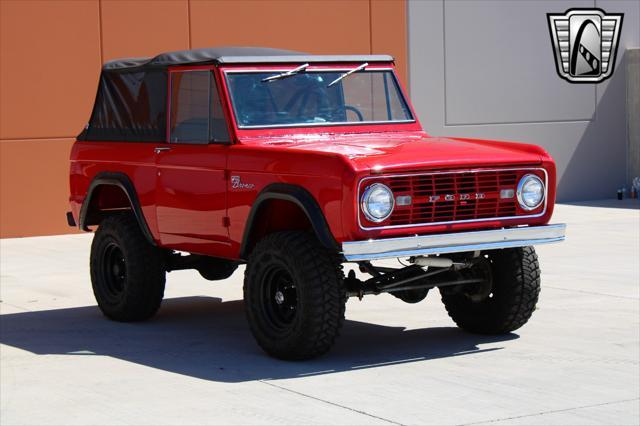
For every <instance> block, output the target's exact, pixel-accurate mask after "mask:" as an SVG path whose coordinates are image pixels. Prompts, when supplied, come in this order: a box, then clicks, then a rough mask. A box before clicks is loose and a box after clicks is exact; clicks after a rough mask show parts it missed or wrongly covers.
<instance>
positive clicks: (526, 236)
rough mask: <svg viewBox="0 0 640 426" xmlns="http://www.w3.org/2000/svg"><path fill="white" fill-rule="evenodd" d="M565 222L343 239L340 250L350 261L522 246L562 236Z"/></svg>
mask: <svg viewBox="0 0 640 426" xmlns="http://www.w3.org/2000/svg"><path fill="white" fill-rule="evenodd" d="M565 228H566V225H565V224H564V223H563V224H556V225H544V226H523V227H519V228H504V229H492V230H488V231H473V232H458V233H452V234H437V235H414V236H413V237H402V238H385V239H380V240H365V241H346V242H344V243H342V254H343V255H344V257H345V259H347V260H348V261H351V262H355V261H359V260H375V259H387V258H393V257H405V256H406V257H409V256H420V255H428V254H444V253H460V252H468V251H477V250H493V249H501V248H509V247H525V246H533V245H537V244H548V243H555V242H558V241H562V240H564V231H565Z"/></svg>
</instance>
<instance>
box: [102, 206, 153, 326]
mask: <svg viewBox="0 0 640 426" xmlns="http://www.w3.org/2000/svg"><path fill="white" fill-rule="evenodd" d="M90 266H91V284H92V287H93V294H94V295H95V297H96V301H97V302H98V306H99V307H100V309H101V310H102V312H103V313H104V315H106V316H107V317H109V318H111V319H113V320H116V321H140V320H144V319H147V318H149V317H151V316H153V315H154V314H155V313H156V311H157V310H158V308H159V307H160V303H161V302H162V297H163V295H164V285H165V269H164V263H163V256H162V251H161V250H160V249H158V248H156V247H154V246H152V245H151V244H150V243H149V242H148V241H147V240H146V239H145V237H144V236H143V235H142V232H141V231H140V228H139V227H138V223H137V221H136V220H135V218H134V217H133V216H131V215H126V214H121V215H113V216H109V217H107V218H105V219H104V220H103V221H102V223H101V224H100V226H99V228H98V230H97V231H96V233H95V235H94V238H93V243H92V245H91V262H90Z"/></svg>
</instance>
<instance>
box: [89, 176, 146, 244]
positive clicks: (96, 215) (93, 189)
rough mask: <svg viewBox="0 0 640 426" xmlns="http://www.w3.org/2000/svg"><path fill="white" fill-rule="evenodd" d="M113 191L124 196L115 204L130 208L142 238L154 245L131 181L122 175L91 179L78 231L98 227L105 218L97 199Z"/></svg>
mask: <svg viewBox="0 0 640 426" xmlns="http://www.w3.org/2000/svg"><path fill="white" fill-rule="evenodd" d="M113 190H115V191H118V192H119V193H120V194H121V195H123V196H124V198H123V199H121V200H118V201H117V203H118V204H122V203H123V202H126V203H127V204H128V207H129V208H131V211H132V212H133V215H134V217H135V218H136V221H137V222H138V225H139V226H140V230H141V231H142V234H143V235H144V237H145V238H146V239H147V240H148V241H149V243H151V244H153V245H156V243H155V240H154V239H153V235H152V234H151V230H150V229H149V225H148V224H147V221H146V219H145V217H144V214H143V212H142V209H141V207H140V201H139V199H138V194H137V192H136V189H135V187H134V186H133V183H132V182H131V179H129V177H128V176H127V175H126V174H124V173H119V172H101V173H98V174H97V175H96V176H95V177H94V178H93V180H92V181H91V184H90V185H89V188H88V189H87V196H86V197H85V199H84V201H83V203H82V206H81V207H80V216H79V223H78V226H79V227H80V229H82V230H84V231H88V230H89V229H88V226H90V225H98V224H99V223H100V220H101V219H102V218H103V217H104V216H105V214H104V213H103V212H102V210H100V207H99V206H98V202H99V201H100V198H99V197H100V196H101V194H102V192H103V191H113Z"/></svg>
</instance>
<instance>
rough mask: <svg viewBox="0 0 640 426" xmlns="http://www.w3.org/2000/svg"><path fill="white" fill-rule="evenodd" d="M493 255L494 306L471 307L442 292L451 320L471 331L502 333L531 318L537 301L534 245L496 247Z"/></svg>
mask: <svg viewBox="0 0 640 426" xmlns="http://www.w3.org/2000/svg"><path fill="white" fill-rule="evenodd" d="M492 255H493V256H494V261H495V263H494V272H493V273H494V286H495V290H496V292H499V294H498V295H497V297H496V300H495V301H494V304H493V305H491V306H486V307H484V308H485V309H474V306H472V304H471V303H470V302H469V301H468V300H466V299H465V298H464V297H463V296H461V295H447V294H445V293H442V301H443V303H444V305H445V308H446V309H447V313H448V314H449V316H450V317H451V319H452V320H453V321H454V322H455V323H456V324H457V325H458V326H459V327H460V328H462V329H465V330H467V331H470V332H474V333H481V334H504V333H509V332H511V331H514V330H517V329H518V328H520V327H522V326H523V325H524V324H526V323H527V321H528V320H529V318H531V315H532V314H533V311H534V310H535V308H536V303H537V302H538V296H539V294H540V266H539V263H538V257H537V255H536V253H535V250H534V249H533V247H522V248H515V249H504V250H498V251H494V252H492ZM482 303H485V302H482Z"/></svg>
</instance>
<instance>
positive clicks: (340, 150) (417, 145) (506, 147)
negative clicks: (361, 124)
mask: <svg viewBox="0 0 640 426" xmlns="http://www.w3.org/2000/svg"><path fill="white" fill-rule="evenodd" d="M243 143H248V144H251V145H253V144H255V145H261V146H264V147H267V146H270V147H274V148H275V147H278V148H281V149H287V150H295V151H299V150H302V151H314V152H323V153H333V154H337V155H340V156H343V157H345V158H346V159H347V160H348V161H349V162H350V163H351V165H352V167H353V168H354V169H355V170H356V171H362V170H365V169H373V170H375V171H377V172H380V171H387V170H393V171H411V170H425V169H441V168H445V169H446V168H460V167H483V166H507V165H518V166H519V165H525V164H526V165H531V164H539V163H540V162H541V161H542V159H543V155H544V154H545V152H544V151H543V150H542V149H541V148H539V147H537V146H535V145H528V144H522V143H516V142H499V141H490V140H477V139H460V138H443V137H429V136H426V135H425V134H424V133H418V134H416V133H408V134H397V133H376V134H337V135H336V134H322V135H319V134H309V135H300V134H297V135H289V136H279V137H276V138H264V139H263V138H261V139H259V140H252V141H243Z"/></svg>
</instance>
